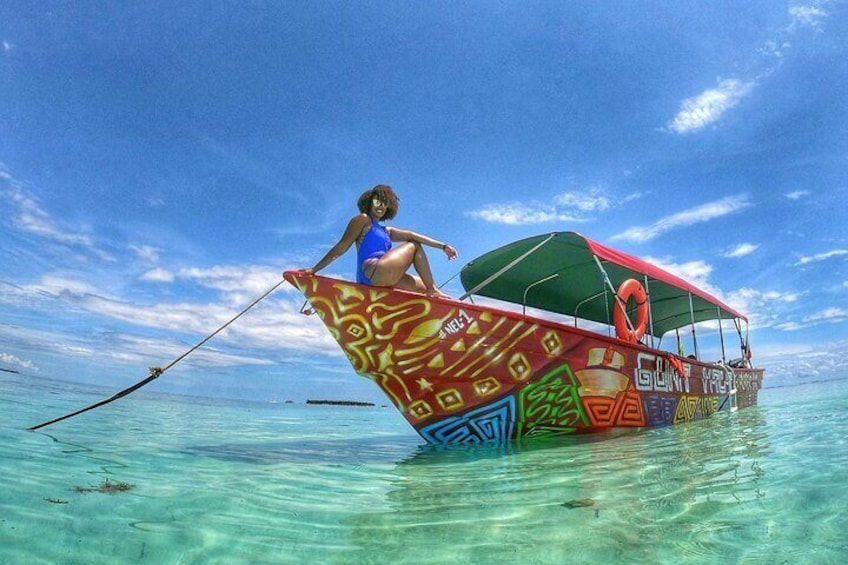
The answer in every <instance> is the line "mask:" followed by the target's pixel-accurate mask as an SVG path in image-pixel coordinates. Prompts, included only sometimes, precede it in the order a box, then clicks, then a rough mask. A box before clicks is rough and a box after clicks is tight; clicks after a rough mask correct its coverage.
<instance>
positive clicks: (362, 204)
mask: <svg viewBox="0 0 848 565" xmlns="http://www.w3.org/2000/svg"><path fill="white" fill-rule="evenodd" d="M375 198H377V199H379V200H380V201H381V202H384V203H385V204H386V213H385V214H384V215H383V217H382V218H381V220H391V219H392V218H394V217H395V216H397V213H398V209H399V208H400V198H398V196H397V194H395V191H394V190H392V187H390V186H389V185H387V184H378V185H377V186H375V187H374V188H372V189H371V190H366V191H365V192H363V193H362V196H360V197H359V200H357V202H356V206H357V207H358V208H359V211H360V212H362V213H363V214H368V213H370V212H371V201H372V200H373V199H375Z"/></svg>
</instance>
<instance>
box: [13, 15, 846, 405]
mask: <svg viewBox="0 0 848 565" xmlns="http://www.w3.org/2000/svg"><path fill="white" fill-rule="evenodd" d="M847 15H848V8H846V4H845V2H843V1H837V0H834V1H812V0H806V1H805V0H800V1H798V2H791V1H790V2H781V1H773V0H768V1H752V2H744V3H743V2H709V3H704V2H677V1H668V2H651V3H645V2H628V1H620V2H617V1H609V2H598V3H577V2H427V3H425V2H298V3H294V2H291V3H287V2H267V3H264V2H225V3H205V2H179V3H177V2H172V3H149V2H137V3H118V4H115V5H111V4H108V3H107V4H104V3H76V2H73V3H66V2H55V3H32V2H17V1H7V2H3V4H2V5H0V207H2V208H0V212H2V213H0V241H2V247H0V368H5V369H8V370H16V371H20V372H21V373H23V374H26V375H30V376H32V378H52V377H58V378H63V379H72V380H79V381H84V382H90V383H97V384H103V385H104V386H106V387H108V388H110V389H114V390H117V389H118V388H120V387H123V386H127V385H129V384H131V383H132V382H134V381H136V380H139V379H141V378H143V377H144V376H146V374H147V367H148V366H151V365H164V364H166V363H168V362H169V361H171V360H172V359H174V358H176V357H177V356H179V355H180V354H182V353H183V352H184V351H185V350H186V349H188V348H189V347H190V346H191V345H193V344H194V343H196V342H197V341H199V340H200V339H202V338H203V337H205V336H206V335H207V334H209V333H210V332H212V331H213V330H214V329H216V328H217V327H218V326H220V325H221V324H223V323H224V322H225V321H227V320H228V319H229V318H230V317H231V316H233V315H234V314H235V313H236V312H238V311H239V310H241V308H243V307H244V306H245V305H247V304H248V303H249V302H250V301H251V300H252V299H254V298H256V297H257V296H259V295H261V294H262V293H263V292H264V291H265V290H267V289H268V288H270V287H271V286H273V285H274V284H276V282H277V281H278V280H279V276H280V273H281V272H282V271H283V270H285V269H290V268H297V267H306V266H311V265H312V264H314V263H315V262H316V261H317V259H319V258H320V257H321V256H322V255H323V254H324V252H326V250H327V249H328V248H329V246H330V245H332V244H333V243H334V242H335V241H336V240H337V238H338V237H339V236H340V234H341V231H342V230H343V228H344V226H345V225H346V222H347V221H348V220H349V219H350V217H351V216H352V215H353V214H354V213H355V211H356V209H355V201H356V198H357V196H358V195H359V194H360V193H361V192H362V191H363V190H366V189H368V188H370V187H371V186H373V185H374V184H377V183H388V184H391V185H392V186H394V187H395V189H396V190H397V192H398V194H399V195H400V197H401V201H402V202H401V209H400V213H399V215H398V217H397V218H396V220H395V221H394V224H395V225H397V226H400V227H403V228H407V229H411V230H414V231H418V232H421V233H425V234H428V235H431V236H433V237H435V238H438V239H441V240H446V241H449V242H450V243H452V244H453V245H455V246H456V247H457V248H458V249H459V252H460V259H459V261H457V262H450V263H449V262H448V261H446V260H445V259H444V257H442V256H441V255H440V254H438V253H435V252H433V253H431V254H430V255H431V259H432V263H433V267H434V271H435V273H436V276H437V278H438V279H439V280H440V281H445V280H447V279H448V278H450V277H452V276H453V275H455V274H456V273H457V272H458V271H459V269H460V268H461V266H462V265H463V264H464V263H465V262H467V261H469V260H471V259H473V258H474V257H476V256H478V255H480V254H482V253H484V252H486V251H488V250H490V249H492V248H494V247H497V246H499V245H502V244H504V243H507V242H510V241H514V240H516V239H520V238H523V237H527V236H530V235H536V234H539V233H545V232H549V231H559V230H576V231H580V232H582V233H584V234H585V235H587V236H589V237H591V238H593V239H596V240H598V241H601V242H603V243H606V244H608V245H612V246H614V247H617V248H620V249H622V250H625V251H627V252H629V253H632V254H635V255H638V256H641V257H645V258H648V259H651V260H654V261H656V262H658V263H659V264H661V265H663V266H665V267H667V268H669V269H671V270H673V271H675V272H676V273H678V274H681V275H682V276H684V277H685V278H687V279H689V280H690V281H692V282H694V283H696V284H698V285H702V286H704V287H705V288H706V289H708V290H710V291H711V292H714V293H715V294H716V295H718V296H720V297H721V298H723V299H725V300H726V301H728V302H729V303H730V304H731V305H733V306H735V307H737V308H738V309H741V310H742V311H743V312H745V313H747V314H748V315H749V317H750V319H751V330H752V344H753V350H754V355H755V360H756V361H757V363H758V364H759V365H762V366H764V367H766V369H767V370H768V371H769V372H768V377H769V378H770V379H772V381H771V382H772V383H788V382H796V381H799V380H807V379H812V378H825V377H832V376H837V375H840V374H841V375H844V373H845V370H844V368H843V365H842V363H843V359H845V358H846V357H848V300H846V295H848V236H846V234H845V231H844V230H845V226H846V223H848V222H846V220H848V214H847V213H846V210H845V209H846V204H848V175H846V171H848V135H846V131H848V121H847V120H846V117H848V104H846V102H845V101H846V100H848V39H846V38H848V17H846V16H847ZM353 273H354V256H353V253H352V252H350V253H349V254H348V255H347V256H345V257H344V258H342V259H340V260H339V261H337V262H336V263H334V264H333V265H331V266H330V267H329V268H328V269H327V270H326V271H325V274H330V275H335V276H340V277H345V278H352V277H353ZM456 281H457V279H454V281H453V282H451V283H449V284H448V286H447V287H446V289H447V290H448V291H449V292H452V293H454V294H459V293H460V292H461V290H460V289H459V287H458V283H457V282H456ZM300 302H301V301H300V300H299V298H298V296H297V295H296V293H295V292H294V291H293V290H292V289H290V288H288V287H287V285H286V286H285V287H282V288H281V289H280V290H279V291H278V292H277V293H275V294H274V295H273V296H272V297H271V298H269V299H267V300H265V301H263V302H262V303H261V304H260V305H259V306H258V307H256V308H255V309H254V310H253V311H251V312H250V313H249V314H248V315H247V316H245V317H244V318H243V319H241V320H239V321H238V322H236V324H234V325H233V326H231V328H229V329H228V330H226V331H225V332H224V333H223V334H222V335H220V336H219V337H217V338H216V339H215V340H213V341H212V342H210V343H209V346H208V347H206V348H204V349H203V350H201V351H198V352H197V353H195V354H193V355H192V356H190V357H189V358H188V359H187V360H186V361H184V362H183V363H181V364H180V365H178V366H177V367H175V368H174V369H172V370H171V371H169V372H168V373H166V375H165V376H163V377H162V378H161V379H160V380H159V381H157V383H156V384H154V385H151V386H153V387H156V388H158V389H159V390H166V391H172V392H181V393H190V394H208V395H224V396H234V397H246V398H260V399H279V400H283V399H293V400H297V401H300V400H304V399H306V398H328V397H329V398H333V397H344V398H353V399H366V400H368V399H370V400H377V401H382V400H381V396H380V393H379V391H378V390H377V388H376V386H374V385H373V384H371V383H369V382H367V381H365V380H364V379H360V378H358V377H356V376H355V375H353V372H352V370H351V369H350V367H349V365H348V364H347V361H346V360H345V359H344V357H343V356H342V354H341V352H340V351H339V349H338V347H337V346H336V345H335V344H334V343H333V342H332V341H331V340H330V338H329V336H328V334H327V332H326V331H325V330H324V328H323V326H321V324H320V322H319V321H318V320H317V319H315V318H314V317H313V318H306V317H303V316H301V315H299V314H298V308H299V307H300Z"/></svg>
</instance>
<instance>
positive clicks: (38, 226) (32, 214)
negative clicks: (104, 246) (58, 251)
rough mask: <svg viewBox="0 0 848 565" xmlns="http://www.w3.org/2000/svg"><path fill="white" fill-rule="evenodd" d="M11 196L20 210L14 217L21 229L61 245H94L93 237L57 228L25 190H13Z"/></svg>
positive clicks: (16, 224) (15, 222)
mask: <svg viewBox="0 0 848 565" xmlns="http://www.w3.org/2000/svg"><path fill="white" fill-rule="evenodd" d="M9 196H10V198H11V200H12V202H13V203H15V204H16V205H17V208H18V213H17V215H15V216H14V217H13V221H14V224H15V226H16V227H18V228H19V229H21V230H23V231H25V232H27V233H31V234H35V235H38V236H41V237H45V238H48V239H53V240H55V241H58V242H60V243H69V244H76V245H82V246H85V247H90V246H91V245H92V244H93V241H92V239H91V237H89V236H87V235H84V234H79V233H73V232H69V231H65V230H63V229H61V228H60V227H59V226H57V225H56V223H55V222H54V221H53V219H52V218H51V217H50V215H49V214H48V213H47V212H45V211H44V210H43V209H42V208H41V205H40V204H39V203H38V201H37V200H36V199H35V198H34V197H33V196H31V195H29V194H27V193H26V192H24V191H23V190H21V189H19V188H18V189H13V190H12V191H11V192H10V193H9Z"/></svg>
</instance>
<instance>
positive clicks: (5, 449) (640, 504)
mask: <svg viewBox="0 0 848 565" xmlns="http://www.w3.org/2000/svg"><path fill="white" fill-rule="evenodd" d="M111 392H114V391H105V390H96V389H92V388H88V387H84V386H81V385H75V384H69V383H60V382H55V381H52V382H51V381H40V382H38V381H32V380H31V379H24V378H23V377H21V376H19V375H11V374H5V373H0V413H2V414H3V418H2V428H0V477H2V482H3V485H2V514H0V562H2V563H27V564H30V563H60V562H61V563H129V562H149V563H246V562H250V563H285V562H300V563H304V562H306V563H515V562H528V563H724V562H726V563H740V562H744V563H844V562H845V560H846V559H848V488H846V487H848V445H846V440H845V432H846V425H845V424H846V420H848V418H846V414H845V410H846V406H848V381H844V380H843V381H832V382H828V383H820V384H812V385H804V386H797V387H789V388H780V389H766V390H764V391H762V392H761V396H760V400H761V406H759V407H754V408H749V409H746V410H742V411H739V412H737V413H734V414H730V413H722V414H718V415H716V416H714V417H713V418H711V419H708V420H705V421H702V422H695V423H692V424H687V425H684V426H679V427H676V428H663V429H658V430H651V431H645V432H630V433H626V434H622V435H615V436H607V437H604V438H588V439H586V438H583V439H565V440H558V441H550V442H533V443H527V444H521V445H510V446H501V447H495V446H491V447H482V448H481V447H474V448H459V447H458V448H435V447H429V446H426V445H423V444H422V441H421V440H420V439H419V438H418V436H417V435H416V434H415V433H414V432H413V431H412V430H411V429H410V428H409V427H408V426H407V424H406V423H405V422H404V421H403V420H402V419H401V417H400V416H399V415H398V414H396V412H395V411H394V410H393V409H391V408H380V407H374V408H347V407H327V406H306V405H291V404H259V403H237V402H227V401H216V400H207V399H192V398H187V397H169V396H164V395H158V394H152V393H148V392H145V391H142V392H138V393H135V394H134V395H132V396H130V397H128V398H125V399H123V400H119V401H117V402H115V403H113V404H111V405H109V406H107V407H103V408H100V409H97V410H94V411H92V412H89V413H87V414H84V415H81V416H78V417H76V418H74V419H71V420H68V421H66V422H62V423H59V424H56V425H55V426H52V427H48V428H45V429H44V430H43V432H41V431H40V432H28V431H24V428H25V427H26V426H28V425H33V424H36V423H39V422H41V421H43V420H46V419H49V418H52V417H55V416H58V415H61V414H62V413H65V412H67V411H70V410H73V409H76V408H79V407H81V406H83V405H86V404H89V403H91V402H93V401H96V400H99V399H101V398H103V397H105V396H108V395H109V393H111ZM106 480H108V481H109V482H108V483H105V481H106ZM104 484H106V485H108V486H111V487H115V486H116V485H120V484H126V485H129V486H130V487H131V488H129V490H125V491H120V492H115V493H111V494H110V493H106V492H99V491H98V490H97V488H98V487H103V486H104ZM86 489H88V490H86ZM107 490H108V489H107ZM574 501H582V502H580V503H575V502H574ZM569 503H570V504H569ZM581 504H582V505H581Z"/></svg>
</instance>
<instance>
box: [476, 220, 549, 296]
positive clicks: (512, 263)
mask: <svg viewBox="0 0 848 565" xmlns="http://www.w3.org/2000/svg"><path fill="white" fill-rule="evenodd" d="M554 237H556V232H554V233H552V234H551V235H549V236H548V237H547V238H546V239H545V240H544V241H540V242H539V243H538V244H537V245H535V246H534V247H533V248H531V249H530V250H528V251H527V252H525V253H524V254H522V255H520V256H518V257H516V258H515V259H513V260H512V261H510V262H509V263H507V264H506V265H504V266H503V267H501V268H500V269H499V270H498V271H497V272H495V273H492V275H491V276H489V277H488V278H487V279H486V280H484V281H483V282H481V283H480V284H478V285H477V286H475V287H474V288H472V289H471V290H469V291H468V292H466V293H465V294H463V295H462V296H460V297H459V301H460V302H462V301H463V300H465V299H466V298H468V297H469V296H471V295H472V294H476V293H477V292H479V291H480V290H482V289H483V288H485V287H487V286H489V284H491V283H492V281H494V280H495V279H497V278H500V276H501V275H503V274H504V273H505V272H507V271H508V270H510V269H511V268H513V267H515V266H516V265H518V264H519V263H520V262H522V261H524V260H525V259H526V258H527V257H529V256H530V255H531V254H533V253H535V252H536V250H537V249H539V248H540V247H542V246H543V245H545V244H546V243H547V242H549V241H550V240H552V239H553V238H554Z"/></svg>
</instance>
